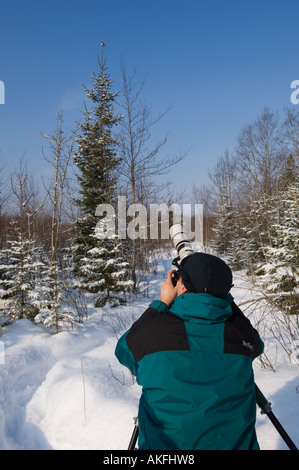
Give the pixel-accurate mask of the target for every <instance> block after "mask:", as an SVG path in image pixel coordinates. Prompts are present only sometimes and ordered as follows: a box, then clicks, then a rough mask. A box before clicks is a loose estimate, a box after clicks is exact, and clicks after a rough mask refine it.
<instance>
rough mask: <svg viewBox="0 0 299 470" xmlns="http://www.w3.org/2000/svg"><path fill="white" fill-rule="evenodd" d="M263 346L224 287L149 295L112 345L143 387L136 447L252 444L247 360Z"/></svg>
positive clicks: (219, 447) (251, 386)
mask: <svg viewBox="0 0 299 470" xmlns="http://www.w3.org/2000/svg"><path fill="white" fill-rule="evenodd" d="M262 351H263V342H262V341H261V339H260V338H259V335H258V333H257V331H256V330H255V329H254V328H253V327H252V326H251V324H250V322H249V320H248V319H247V318H246V317H245V316H244V315H243V314H242V312H241V311H240V310H239V309H238V307H237V306H236V305H235V304H234V302H233V298H232V297H231V295H230V294H228V296H227V297H226V299H220V298H217V297H213V296H212V295H210V294H192V293H187V294H183V295H180V296H178V297H177V298H176V299H175V301H174V303H173V304H172V306H171V307H170V309H168V307H167V306H166V305H165V304H164V303H163V302H161V301H154V302H153V303H152V304H151V306H150V307H149V308H148V309H147V310H146V311H145V312H144V314H143V315H142V316H141V317H140V318H139V319H138V320H137V321H136V322H135V323H134V324H133V325H132V327H131V328H130V330H129V331H127V332H126V333H125V334H124V335H123V336H122V337H121V338H120V339H119V341H118V343H117V346H116V350H115V354H116V356H117V358H118V360H119V361H120V362H121V363H122V364H123V365H124V366H126V367H128V368H129V370H130V371H131V372H132V373H133V374H134V375H135V376H136V379H137V382H138V383H139V384H140V385H141V386H142V387H143V391H142V396H141V398H140V403H139V412H138V422H139V438H138V448H139V449H147V450H178V449H185V450H197V449H203V450H212V449H217V450H233V449H236V450H237V449H238V450H241V449H244V450H249V449H259V446H258V442H257V439H256V433H255V419H256V401H255V388H254V377H253V370H252V360H253V359H254V358H255V357H257V356H258V355H260V354H261V353H262Z"/></svg>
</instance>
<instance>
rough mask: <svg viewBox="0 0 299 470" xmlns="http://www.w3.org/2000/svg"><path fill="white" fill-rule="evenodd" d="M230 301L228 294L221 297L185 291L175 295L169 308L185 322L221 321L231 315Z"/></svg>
mask: <svg viewBox="0 0 299 470" xmlns="http://www.w3.org/2000/svg"><path fill="white" fill-rule="evenodd" d="M232 302H233V298H232V296H231V295H230V294H228V295H227V296H226V298H225V299H221V298H219V297H214V296H213V295H210V294H193V293H186V294H182V295H179V296H178V297H176V299H175V301H174V303H173V304H172V305H171V307H170V309H169V310H170V312H171V313H174V314H175V315H177V316H178V317H180V318H182V320H184V321H187V322H192V323H204V324H208V323H210V324H211V323H221V322H224V321H226V320H227V319H228V318H229V317H230V316H231V315H232V313H233V312H232V307H231V304H232Z"/></svg>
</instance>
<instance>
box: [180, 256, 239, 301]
mask: <svg viewBox="0 0 299 470" xmlns="http://www.w3.org/2000/svg"><path fill="white" fill-rule="evenodd" d="M180 272H181V276H182V281H183V284H184V286H185V287H186V289H187V291H188V292H195V293H200V292H201V293H208V294H211V295H214V296H215V297H220V298H223V299H224V298H225V297H226V296H227V294H228V293H229V291H230V289H231V287H232V280H233V276H232V272H231V270H230V268H229V267H228V265H227V264H226V263H225V262H224V261H223V260H222V259H220V258H218V257H217V256H213V255H209V254H206V253H193V254H192V255H189V256H187V257H186V258H185V259H183V261H182V262H181V265H180Z"/></svg>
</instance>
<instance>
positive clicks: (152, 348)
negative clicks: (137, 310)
mask: <svg viewBox="0 0 299 470" xmlns="http://www.w3.org/2000/svg"><path fill="white" fill-rule="evenodd" d="M126 342H127V345H128V347H129V349H130V351H131V352H132V354H133V357H134V359H135V361H136V362H138V361H140V360H141V359H142V358H143V357H144V356H146V355H148V354H152V353H155V352H159V351H189V350H190V347H189V342H188V337H187V333H186V328H185V323H184V321H183V320H182V319H181V318H179V317H177V316H176V315H174V314H171V313H168V312H158V311H157V310H155V309H153V308H151V307H150V308H148V309H147V310H146V311H145V312H144V314H143V315H142V316H141V317H140V318H139V319H138V320H137V321H136V322H135V323H134V324H133V325H132V327H131V329H130V331H129V333H128V334H127V336H126Z"/></svg>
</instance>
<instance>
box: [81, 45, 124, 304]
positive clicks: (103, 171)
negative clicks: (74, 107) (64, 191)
mask: <svg viewBox="0 0 299 470" xmlns="http://www.w3.org/2000/svg"><path fill="white" fill-rule="evenodd" d="M102 47H103V46H102ZM98 65H99V73H98V74H97V75H96V74H93V77H92V78H93V87H92V88H91V89H88V88H86V89H85V90H86V94H87V97H88V98H89V99H90V100H91V102H92V107H91V109H87V108H85V120H84V123H83V124H82V125H81V128H80V131H81V132H80V135H79V137H78V150H77V152H76V154H75V157H74V163H75V164H76V165H77V168H78V170H79V174H78V175H77V178H78V181H79V185H80V188H79V198H78V199H77V200H76V204H77V205H78V206H79V208H80V210H81V218H80V219H78V220H77V221H76V224H75V231H76V239H75V241H74V244H73V253H74V265H75V272H76V273H77V274H78V276H79V280H78V281H77V282H76V285H77V287H80V288H83V289H87V290H89V291H90V292H92V293H94V294H97V296H96V297H95V302H96V303H97V304H98V305H104V304H105V302H106V300H108V299H109V298H110V295H107V296H104V297H103V296H101V295H100V294H98V293H99V292H101V291H106V292H110V291H112V290H115V289H116V290H117V288H116V285H114V284H115V283H114V282H112V278H111V272H109V271H110V270H109V269H107V267H105V266H106V265H105V262H104V259H106V261H107V257H108V258H109V260H110V261H109V262H110V264H111V265H114V266H115V267H116V266H117V264H118V262H116V261H115V260H117V259H118V257H119V253H118V250H116V245H117V244H118V243H119V242H118V243H116V240H115V239H113V238H111V237H110V235H108V236H106V237H104V238H99V237H98V236H97V234H96V226H97V224H98V223H99V218H98V217H97V216H96V209H97V207H98V206H99V205H100V204H113V203H114V202H115V201H116V168H117V166H118V165H119V163H120V158H118V157H117V145H118V140H117V139H116V138H115V137H114V135H113V131H114V127H115V126H116V125H117V123H118V122H119V120H120V119H121V118H120V116H117V115H116V114H115V113H114V109H113V103H114V100H115V98H116V96H117V93H113V92H112V81H111V79H110V77H109V75H108V73H107V67H106V62H105V61H104V60H103V49H102V59H101V60H99V59H98ZM113 260H114V261H115V263H114V261H113ZM119 270H120V271H122V268H121V266H119ZM115 276H116V274H115ZM108 286H110V287H109V288H108ZM99 298H101V301H100V300H99Z"/></svg>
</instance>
